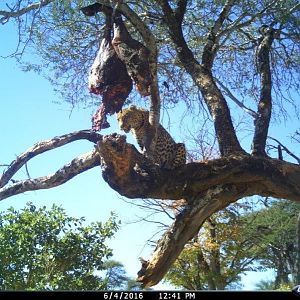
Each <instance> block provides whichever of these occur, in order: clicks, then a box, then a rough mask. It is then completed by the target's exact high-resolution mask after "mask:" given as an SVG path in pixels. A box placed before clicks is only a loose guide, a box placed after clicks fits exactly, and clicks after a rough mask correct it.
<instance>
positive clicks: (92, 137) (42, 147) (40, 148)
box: [0, 130, 102, 188]
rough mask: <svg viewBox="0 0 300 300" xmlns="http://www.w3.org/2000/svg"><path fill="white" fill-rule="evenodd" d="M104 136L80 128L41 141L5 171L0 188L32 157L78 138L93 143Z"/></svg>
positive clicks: (0, 180) (0, 181) (0, 179)
mask: <svg viewBox="0 0 300 300" xmlns="http://www.w3.org/2000/svg"><path fill="white" fill-rule="evenodd" d="M101 138H102V136H101V135H100V134H98V133H96V132H93V131H90V130H80V131H75V132H72V133H68V134H65V135H62V136H57V137H54V138H52V139H50V140H46V141H42V142H39V143H37V144H35V145H33V146H32V147H31V148H29V149H27V150H26V151H25V152H24V153H22V154H21V155H19V156H18V157H17V158H16V159H15V160H14V161H13V162H12V163H11V164H10V165H9V166H8V168H7V169H6V170H5V171H4V172H3V174H2V176H1V177H0V188H2V187H4V186H5V185H6V184H7V183H8V182H9V180H10V179H11V178H12V177H13V176H14V175H15V174H16V173H17V172H18V170H20V168H22V167H23V166H24V165H25V164H26V163H27V162H28V161H29V160H30V159H32V158H33V157H35V156H37V155H39V154H42V153H44V152H46V151H49V150H52V149H55V148H58V147H61V146H64V145H66V144H69V143H71V142H74V141H77V140H82V139H84V140H89V141H91V142H93V143H97V142H98V141H99V140H100V139H101Z"/></svg>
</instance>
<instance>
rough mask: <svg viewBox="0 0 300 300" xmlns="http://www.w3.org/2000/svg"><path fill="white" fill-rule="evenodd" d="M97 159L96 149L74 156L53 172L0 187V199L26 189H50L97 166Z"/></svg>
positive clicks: (98, 162)
mask: <svg viewBox="0 0 300 300" xmlns="http://www.w3.org/2000/svg"><path fill="white" fill-rule="evenodd" d="M99 160H100V159H99V155H98V153H97V151H96V150H92V151H90V152H87V153H85V154H83V155H81V156H79V157H76V158H75V159H73V160H72V161H71V162H70V163H68V164H66V165H65V166H63V167H62V168H60V169H59V170H58V171H56V172H55V173H54V174H51V175H48V176H44V177H39V178H34V179H27V180H22V181H16V182H15V183H13V184H12V185H9V186H8V187H3V188H1V189H0V200H3V199H6V198H8V197H11V196H15V195H18V194H21V193H25V192H28V191H36V190H40V189H50V188H53V187H56V186H59V185H62V184H64V183H65V182H67V181H69V180H70V179H72V178H73V177H75V176H76V175H78V174H81V173H83V172H85V171H87V170H89V169H91V168H93V167H96V166H98V165H99V164H100V161H99Z"/></svg>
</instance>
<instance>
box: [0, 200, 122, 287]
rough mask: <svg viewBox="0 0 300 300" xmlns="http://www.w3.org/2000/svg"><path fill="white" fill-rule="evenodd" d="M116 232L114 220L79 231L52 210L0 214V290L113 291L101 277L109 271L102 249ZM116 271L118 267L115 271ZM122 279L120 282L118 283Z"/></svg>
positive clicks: (80, 221) (78, 223) (75, 222)
mask: <svg viewBox="0 0 300 300" xmlns="http://www.w3.org/2000/svg"><path fill="white" fill-rule="evenodd" d="M117 229H118V224H117V222H116V216H115V215H113V214H112V215H111V216H110V218H109V219H108V220H107V221H106V222H105V223H101V222H96V223H91V224H90V225H84V218H74V217H69V216H67V215H66V213H65V211H64V210H63V209H62V208H60V207H58V206H56V205H53V206H52V208H51V209H50V210H47V209H46V207H42V208H39V209H36V208H35V207H34V206H33V205H32V204H27V206H26V207H25V208H24V209H22V210H21V211H16V210H15V209H14V208H9V209H8V210H7V211H6V212H2V213H1V214H0V289H1V290H95V289H107V288H111V287H115V285H114V284H119V283H120V282H121V281H118V282H117V281H116V278H117V277H116V276H115V277H114V278H113V281H111V280H110V277H109V276H108V275H107V276H106V278H105V279H103V278H101V277H100V275H99V274H100V271H105V270H111V266H109V265H107V264H108V263H107V261H106V260H107V259H108V258H109V257H111V256H112V250H111V249H110V248H109V247H108V246H107V245H106V244H105V242H106V240H107V239H109V238H111V237H112V236H113V234H114V233H115V232H116V230H117ZM119 268H121V265H119ZM122 278H123V277H122Z"/></svg>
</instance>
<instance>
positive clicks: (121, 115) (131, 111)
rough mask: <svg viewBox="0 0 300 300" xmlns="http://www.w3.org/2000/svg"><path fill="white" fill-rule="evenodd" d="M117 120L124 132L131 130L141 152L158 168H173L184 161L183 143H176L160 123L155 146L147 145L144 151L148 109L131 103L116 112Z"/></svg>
mask: <svg viewBox="0 0 300 300" xmlns="http://www.w3.org/2000/svg"><path fill="white" fill-rule="evenodd" d="M117 120H118V123H119V127H120V129H121V130H123V131H124V132H126V133H129V132H131V133H132V134H133V136H134V138H135V139H136V141H137V144H138V145H139V148H140V149H141V151H142V152H143V154H144V155H145V156H146V157H147V158H148V159H150V160H151V161H152V162H153V163H154V164H156V165H158V166H159V167H160V168H163V169H168V170H173V169H175V168H178V167H180V166H183V165H184V164H185V163H186V149H185V145H184V143H176V142H175V141H174V139H173V138H172V137H171V135H170V134H169V132H168V131H167V130H166V129H165V128H164V127H163V126H162V125H161V124H159V125H158V128H157V131H156V139H155V144H154V145H155V146H154V147H148V151H146V148H147V138H148V136H149V132H151V124H150V123H149V111H147V110H145V109H143V108H139V107H137V106H135V105H131V106H129V107H128V108H125V109H122V110H121V111H119V112H118V113H117ZM149 149H150V150H149ZM150 151H151V152H150Z"/></svg>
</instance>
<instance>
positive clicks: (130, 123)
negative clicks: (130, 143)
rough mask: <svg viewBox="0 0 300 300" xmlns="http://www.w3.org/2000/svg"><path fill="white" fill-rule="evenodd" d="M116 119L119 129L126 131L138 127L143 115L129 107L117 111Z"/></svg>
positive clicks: (141, 122)
mask: <svg viewBox="0 0 300 300" xmlns="http://www.w3.org/2000/svg"><path fill="white" fill-rule="evenodd" d="M117 120H118V123H119V126H120V129H121V130H123V131H125V132H126V133H128V132H129V131H130V130H131V129H136V128H139V127H140V126H141V125H142V124H143V122H144V121H143V120H144V119H143V115H142V114H139V113H138V112H136V111H131V110H130V109H125V110H123V111H120V112H118V114H117Z"/></svg>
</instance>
